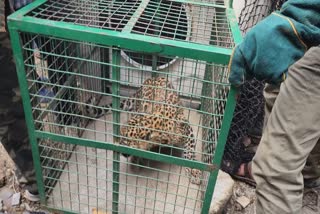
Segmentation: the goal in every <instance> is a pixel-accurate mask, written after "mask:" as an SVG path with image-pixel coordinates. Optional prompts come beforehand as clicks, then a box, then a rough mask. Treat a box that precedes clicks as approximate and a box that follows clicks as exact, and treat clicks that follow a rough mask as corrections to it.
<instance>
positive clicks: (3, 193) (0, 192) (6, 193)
mask: <svg viewBox="0 0 320 214" xmlns="http://www.w3.org/2000/svg"><path fill="white" fill-rule="evenodd" d="M13 194H14V191H13V190H12V189H9V188H8V187H3V188H1V189H0V199H1V200H3V201H5V200H7V199H9V198H10V197H11V196H12V195H13Z"/></svg>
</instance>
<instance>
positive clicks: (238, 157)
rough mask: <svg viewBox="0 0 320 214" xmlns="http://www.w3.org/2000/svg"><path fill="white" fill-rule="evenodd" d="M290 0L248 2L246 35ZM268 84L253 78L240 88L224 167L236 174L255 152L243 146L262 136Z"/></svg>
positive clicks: (244, 15)
mask: <svg viewBox="0 0 320 214" xmlns="http://www.w3.org/2000/svg"><path fill="white" fill-rule="evenodd" d="M284 2H286V0H276V1H274V0H269V1H265V0H245V1H244V7H243V8H242V10H241V13H240V16H239V27H240V29H241V31H242V34H243V35H245V34H246V33H247V32H248V31H249V30H250V29H251V28H252V27H253V26H255V25H256V24H257V23H258V22H259V21H261V20H262V19H263V18H265V17H266V16H268V15H269V14H270V13H271V12H272V11H275V10H279V9H280V8H281V6H282V4H283V3H284ZM263 88H264V82H262V81H258V80H256V79H253V80H251V81H247V82H245V83H244V85H243V86H242V87H241V89H240V97H239V99H238V102H237V104H236V108H235V112H234V117H233V120H232V123H231V128H230V131H229V136H228V140H227V143H226V146H225V151H224V156H223V161H222V164H221V168H222V169H223V170H224V171H226V172H228V173H230V174H235V173H237V171H238V168H239V166H240V164H241V163H246V162H249V161H251V160H252V158H253V155H254V153H253V152H252V151H250V150H246V146H245V144H244V143H243V141H244V140H245V138H246V137H247V136H248V135H251V136H253V137H258V138H259V136H261V135H262V129H263V121H264V97H263Z"/></svg>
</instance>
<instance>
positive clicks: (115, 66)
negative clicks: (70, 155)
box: [112, 49, 121, 214]
mask: <svg viewBox="0 0 320 214" xmlns="http://www.w3.org/2000/svg"><path fill="white" fill-rule="evenodd" d="M120 60H121V53H120V50H118V49H113V50H112V95H113V96H112V107H113V109H114V110H115V111H113V112H112V113H113V135H114V136H113V142H116V141H117V140H118V137H119V135H120V111H119V110H120V97H119V95H120ZM119 170H120V154H119V152H115V151H114V152H113V185H112V187H113V188H112V213H113V214H116V213H118V210H119Z"/></svg>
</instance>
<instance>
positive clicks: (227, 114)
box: [202, 9, 242, 214]
mask: <svg viewBox="0 0 320 214" xmlns="http://www.w3.org/2000/svg"><path fill="white" fill-rule="evenodd" d="M227 14H228V22H229V24H230V27H231V32H232V34H233V39H234V42H235V44H238V43H240V42H241V40H242V36H241V31H240V29H239V26H238V22H237V19H236V16H235V13H234V10H233V9H227ZM237 93H238V89H237V88H235V87H234V86H231V90H230V91H229V94H228V99H227V100H228V101H227V104H226V108H225V111H224V117H223V121H222V126H221V130H220V134H219V138H218V143H217V147H216V151H215V155H214V159H213V164H215V165H217V166H219V167H220V164H221V160H222V156H223V153H224V147H225V144H226V141H227V138H228V134H229V129H230V125H231V122H232V118H233V113H234V109H235V106H236V99H235V97H236V94H237ZM218 173H219V172H218V170H217V171H214V172H212V173H210V176H209V180H208V186H207V190H206V193H205V198H204V203H203V207H202V214H206V213H208V212H209V209H210V203H211V200H212V196H213V192H214V188H215V185H216V180H217V176H218Z"/></svg>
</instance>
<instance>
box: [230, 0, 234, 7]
mask: <svg viewBox="0 0 320 214" xmlns="http://www.w3.org/2000/svg"><path fill="white" fill-rule="evenodd" d="M229 8H233V0H229Z"/></svg>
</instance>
